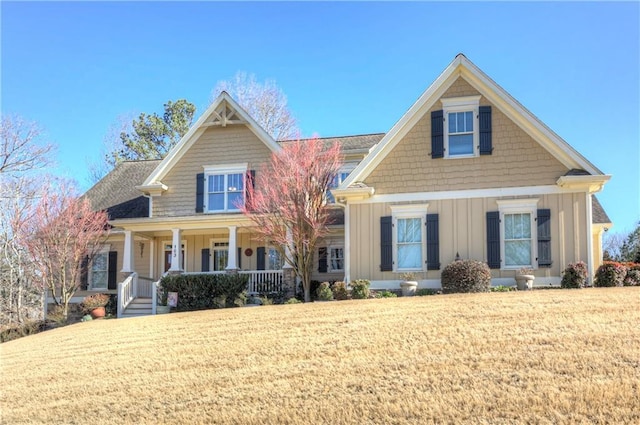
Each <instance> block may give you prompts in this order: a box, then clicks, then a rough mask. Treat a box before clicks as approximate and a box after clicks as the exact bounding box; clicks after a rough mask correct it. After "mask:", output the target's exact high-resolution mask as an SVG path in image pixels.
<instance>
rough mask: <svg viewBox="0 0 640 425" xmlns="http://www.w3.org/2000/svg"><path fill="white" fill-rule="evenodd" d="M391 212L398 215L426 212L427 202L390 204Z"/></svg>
mask: <svg viewBox="0 0 640 425" xmlns="http://www.w3.org/2000/svg"><path fill="white" fill-rule="evenodd" d="M389 208H391V213H392V214H393V215H398V216H413V215H415V214H416V213H423V212H424V214H426V213H427V209H428V208H429V204H428V203H427V204H411V205H391V206H390V207H389Z"/></svg>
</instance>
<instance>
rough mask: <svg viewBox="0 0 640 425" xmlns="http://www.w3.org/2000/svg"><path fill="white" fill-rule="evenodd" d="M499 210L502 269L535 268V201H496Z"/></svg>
mask: <svg viewBox="0 0 640 425" xmlns="http://www.w3.org/2000/svg"><path fill="white" fill-rule="evenodd" d="M497 202H498V206H499V210H500V244H501V251H502V252H503V255H502V257H503V258H502V268H505V269H517V268H520V267H525V266H527V267H534V268H535V267H537V264H536V261H535V259H536V257H537V252H536V251H537V240H536V239H537V238H536V231H535V227H534V226H535V214H536V206H537V202H538V200H537V199H523V200H519V199H515V200H507V201H497Z"/></svg>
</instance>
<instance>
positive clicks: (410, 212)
mask: <svg viewBox="0 0 640 425" xmlns="http://www.w3.org/2000/svg"><path fill="white" fill-rule="evenodd" d="M428 207H429V204H412V205H392V206H391V217H392V218H391V221H392V223H393V227H392V232H391V236H392V243H393V271H394V272H398V273H402V272H422V271H425V270H426V264H427V249H426V246H427V245H426V240H427V226H426V218H427V210H428ZM407 218H419V219H420V231H421V239H420V252H421V256H422V261H421V263H420V267H417V268H400V267H398V219H407Z"/></svg>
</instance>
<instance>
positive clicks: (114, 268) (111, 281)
mask: <svg viewBox="0 0 640 425" xmlns="http://www.w3.org/2000/svg"><path fill="white" fill-rule="evenodd" d="M108 276H109V277H108V280H107V289H118V251H109V270H108Z"/></svg>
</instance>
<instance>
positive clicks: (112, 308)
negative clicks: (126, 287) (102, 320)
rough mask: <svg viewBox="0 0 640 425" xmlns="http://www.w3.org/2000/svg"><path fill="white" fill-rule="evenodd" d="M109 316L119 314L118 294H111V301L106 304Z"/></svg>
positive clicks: (105, 307)
mask: <svg viewBox="0 0 640 425" xmlns="http://www.w3.org/2000/svg"><path fill="white" fill-rule="evenodd" d="M104 309H105V311H106V313H107V316H113V317H115V316H117V315H118V294H109V302H107V305H105V306H104Z"/></svg>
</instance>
